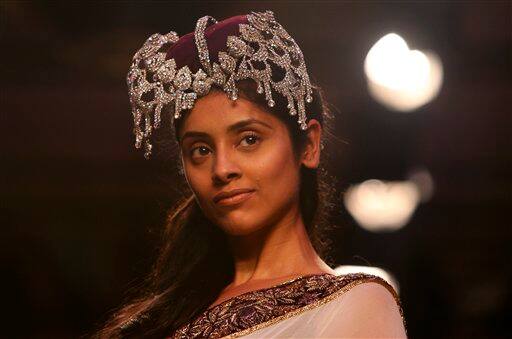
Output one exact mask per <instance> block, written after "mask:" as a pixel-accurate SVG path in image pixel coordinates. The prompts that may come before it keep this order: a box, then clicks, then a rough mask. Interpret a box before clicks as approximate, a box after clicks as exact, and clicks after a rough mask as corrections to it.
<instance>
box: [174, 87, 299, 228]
mask: <svg viewBox="0 0 512 339" xmlns="http://www.w3.org/2000/svg"><path fill="white" fill-rule="evenodd" d="M184 119H185V120H184V121H183V124H182V127H181V130H180V131H179V140H180V146H181V151H182V161H183V166H184V170H185V176H186V179H187V181H188V183H189V185H190V188H191V189H192V191H193V192H194V194H195V197H196V200H197V201H198V204H199V205H200V207H201V209H202V210H203V212H204V214H205V215H206V216H207V217H208V218H209V219H210V220H211V221H213V222H214V223H215V224H217V225H218V226H219V227H221V228H222V229H223V230H224V232H225V233H228V234H230V235H246V234H250V233H252V232H254V231H257V230H260V229H262V228H264V227H267V226H269V225H272V224H274V223H276V222H278V221H279V220H280V218H282V217H283V216H284V215H285V214H286V212H287V211H289V210H290V208H292V207H294V206H298V203H299V180H300V177H299V175H300V161H299V160H297V158H296V157H295V156H294V153H293V148H292V143H291V139H290V136H289V133H288V130H287V128H286V125H285V124H284V123H283V122H281V120H279V119H278V118H277V117H275V116H274V115H272V114H271V113H268V112H266V111H264V110H262V109H261V108H259V107H258V106H257V105H256V104H254V103H252V102H250V101H248V100H245V99H243V98H239V99H238V100H236V101H231V100H230V99H228V97H227V96H226V94H224V93H222V92H218V91H212V92H210V93H209V94H208V95H207V96H204V97H202V98H200V99H199V100H197V101H196V103H195V104H194V107H193V109H192V110H191V111H190V112H189V113H188V115H186V116H185V118H184ZM237 189H247V190H250V192H248V193H242V194H239V195H235V196H233V197H232V198H230V199H229V198H228V199H224V200H220V201H216V199H215V197H216V195H217V194H218V193H221V192H229V191H232V190H237ZM295 204H297V205H295Z"/></svg>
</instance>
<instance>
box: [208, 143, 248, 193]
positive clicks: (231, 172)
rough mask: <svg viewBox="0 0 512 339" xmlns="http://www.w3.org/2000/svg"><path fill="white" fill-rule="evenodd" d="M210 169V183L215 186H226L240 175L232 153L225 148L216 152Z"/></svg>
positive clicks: (221, 147) (219, 148)
mask: <svg viewBox="0 0 512 339" xmlns="http://www.w3.org/2000/svg"><path fill="white" fill-rule="evenodd" d="M212 167H213V168H212V181H213V183H214V184H217V185H222V184H227V183H229V182H230V181H231V180H233V179H235V178H239V177H240V176H241V175H242V173H241V170H240V167H239V166H238V163H237V161H236V159H235V156H234V154H233V152H230V150H228V149H227V147H225V146H220V147H218V149H217V150H216V152H215V157H214V161H213V165H212Z"/></svg>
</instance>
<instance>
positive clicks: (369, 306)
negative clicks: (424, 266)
mask: <svg viewBox="0 0 512 339" xmlns="http://www.w3.org/2000/svg"><path fill="white" fill-rule="evenodd" d="M356 337H359V338H362V337H365V338H368V337H373V338H376V337H380V338H383V337H386V338H406V330H405V320H404V318H403V311H402V307H401V304H400V300H399V298H398V296H397V294H396V292H395V290H394V289H393V287H391V285H389V284H388V283H387V282H386V281H385V280H384V279H382V278H380V277H377V276H374V275H370V274H365V273H356V274H346V275H342V276H335V275H331V274H319V275H310V276H304V277H300V278H296V279H294V280H292V281H289V282H286V283H282V284H279V285H277V286H274V287H270V288H266V289H261V290H256V291H251V292H247V293H244V294H242V295H240V296H237V297H234V298H231V299H229V300H226V301H225V302H223V303H221V304H218V305H217V306H214V307H212V308H211V309H208V310H207V311H205V312H204V313H203V314H201V315H200V316H199V317H198V318H197V319H195V320H194V321H192V322H190V323H189V324H187V325H186V326H184V327H182V328H181V329H179V330H178V331H176V333H174V334H173V336H172V338H356Z"/></svg>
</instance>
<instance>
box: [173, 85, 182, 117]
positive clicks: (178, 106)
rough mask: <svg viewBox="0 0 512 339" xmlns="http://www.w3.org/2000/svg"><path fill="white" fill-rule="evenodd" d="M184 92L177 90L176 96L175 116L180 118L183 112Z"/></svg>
mask: <svg viewBox="0 0 512 339" xmlns="http://www.w3.org/2000/svg"><path fill="white" fill-rule="evenodd" d="M182 93H183V92H181V91H177V92H176V96H175V98H174V118H176V119H179V117H180V112H181V95H182Z"/></svg>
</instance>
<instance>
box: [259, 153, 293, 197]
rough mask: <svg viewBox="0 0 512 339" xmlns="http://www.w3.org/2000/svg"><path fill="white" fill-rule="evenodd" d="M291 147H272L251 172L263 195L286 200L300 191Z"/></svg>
mask: <svg viewBox="0 0 512 339" xmlns="http://www.w3.org/2000/svg"><path fill="white" fill-rule="evenodd" d="M290 147H291V146H289V145H286V144H280V145H272V147H269V148H270V150H269V151H267V152H265V154H264V156H262V158H261V159H260V160H259V161H258V162H257V163H255V164H254V166H253V167H252V168H251V169H250V170H249V171H250V172H252V173H253V178H254V179H255V181H256V185H258V187H259V188H260V189H261V194H262V195H264V196H266V197H270V196H274V197H275V198H286V197H287V196H290V195H292V194H294V193H295V191H297V190H298V184H299V182H298V181H299V175H298V167H297V164H296V163H295V159H294V157H293V153H291V150H290ZM272 200H274V199H272Z"/></svg>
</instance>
